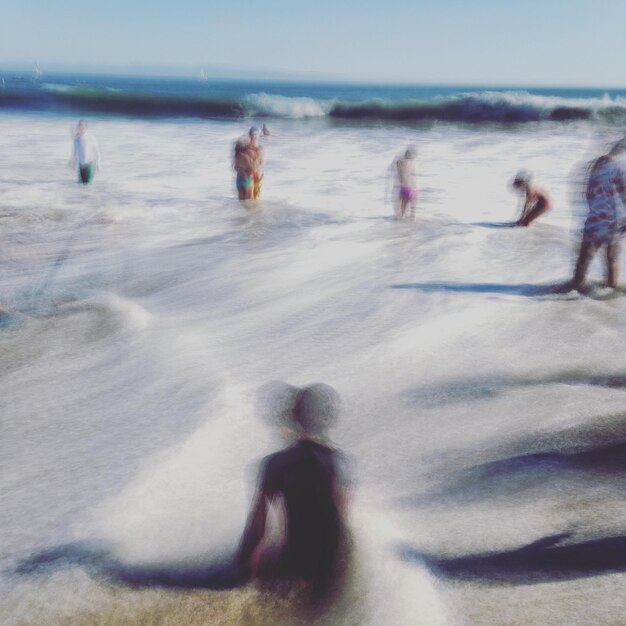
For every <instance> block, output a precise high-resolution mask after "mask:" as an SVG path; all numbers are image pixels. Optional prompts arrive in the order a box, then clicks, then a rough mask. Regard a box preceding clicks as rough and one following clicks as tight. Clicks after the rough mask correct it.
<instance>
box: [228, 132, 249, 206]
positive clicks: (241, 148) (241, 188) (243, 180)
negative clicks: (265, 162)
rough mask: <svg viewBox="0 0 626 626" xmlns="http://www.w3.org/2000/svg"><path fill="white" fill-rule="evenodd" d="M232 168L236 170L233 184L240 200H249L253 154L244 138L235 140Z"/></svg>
mask: <svg viewBox="0 0 626 626" xmlns="http://www.w3.org/2000/svg"><path fill="white" fill-rule="evenodd" d="M233 169H234V170H235V172H237V178H236V180H235V184H236V186H237V194H238V196H239V199H240V200H251V199H252V194H253V188H254V176H253V174H254V154H252V152H251V150H250V145H249V143H248V140H247V139H246V138H242V139H239V140H237V141H236V142H235V155H234V158H233Z"/></svg>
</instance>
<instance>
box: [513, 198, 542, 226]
mask: <svg viewBox="0 0 626 626" xmlns="http://www.w3.org/2000/svg"><path fill="white" fill-rule="evenodd" d="M547 210H548V203H547V202H545V200H539V202H537V203H536V204H535V206H534V207H533V208H532V209H531V210H530V211H529V212H528V214H527V215H525V216H524V217H523V218H522V219H521V220H520V221H519V222H517V224H518V225H519V226H528V225H529V224H530V223H531V222H534V221H535V220H536V219H537V218H538V217H540V216H541V215H543V214H544V213H545V212H546V211H547Z"/></svg>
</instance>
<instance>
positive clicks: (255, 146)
mask: <svg viewBox="0 0 626 626" xmlns="http://www.w3.org/2000/svg"><path fill="white" fill-rule="evenodd" d="M260 134H261V131H259V129H258V128H257V127H256V126H253V127H252V128H251V129H250V130H249V132H248V138H249V140H248V149H249V151H250V154H251V155H252V166H253V174H252V176H253V179H254V184H253V187H252V198H253V199H254V200H257V199H258V198H259V197H260V195H261V185H262V181H263V168H264V166H265V148H264V147H263V146H262V145H261V144H260V143H259V136H260Z"/></svg>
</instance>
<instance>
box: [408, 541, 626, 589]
mask: <svg viewBox="0 0 626 626" xmlns="http://www.w3.org/2000/svg"><path fill="white" fill-rule="evenodd" d="M569 537H570V534H569V533H562V534H558V535H552V536H549V537H544V538H543V539H540V540H539V541H535V542H534V543H531V544H529V545H527V546H524V547H522V548H518V549H515V550H504V551H502V552H486V553H482V554H473V555H469V556H464V557H459V558H445V557H439V556H437V555H433V554H428V553H425V552H420V551H419V550H417V549H415V548H413V547H411V546H408V545H400V546H398V551H399V554H400V556H401V557H402V558H403V559H404V560H406V561H416V562H419V563H420V564H424V563H425V564H426V565H427V566H428V567H429V568H431V569H432V571H433V572H434V573H435V574H437V575H438V576H440V577H443V578H449V579H464V580H475V581H478V582H484V583H488V584H504V585H506V584H517V585H519V584H535V583H545V582H552V581H559V580H571V579H575V578H584V577H589V576H599V575H601V574H607V573H615V572H623V571H626V537H606V538H603V539H592V540H589V541H583V542H580V543H569V544H566V545H560V544H561V543H562V542H563V541H564V540H566V539H568V538H569Z"/></svg>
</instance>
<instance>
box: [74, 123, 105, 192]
mask: <svg viewBox="0 0 626 626" xmlns="http://www.w3.org/2000/svg"><path fill="white" fill-rule="evenodd" d="M87 126H88V124H87V122H86V121H85V120H79V122H78V126H77V127H76V131H75V133H74V151H73V152H72V161H71V165H72V167H74V168H78V182H79V183H83V185H87V184H89V183H90V182H91V181H92V180H93V177H94V176H95V173H96V171H100V150H99V149H98V142H97V141H96V138H95V137H94V136H93V135H92V134H91V132H90V131H89V130H87Z"/></svg>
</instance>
